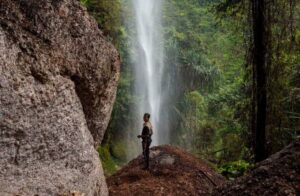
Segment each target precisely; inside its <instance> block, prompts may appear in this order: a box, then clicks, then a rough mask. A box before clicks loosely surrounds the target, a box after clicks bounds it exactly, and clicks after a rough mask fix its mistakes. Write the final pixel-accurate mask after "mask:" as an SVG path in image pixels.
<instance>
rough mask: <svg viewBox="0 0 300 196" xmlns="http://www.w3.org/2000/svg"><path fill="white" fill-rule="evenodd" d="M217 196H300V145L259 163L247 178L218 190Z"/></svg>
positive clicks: (244, 177)
mask: <svg viewBox="0 0 300 196" xmlns="http://www.w3.org/2000/svg"><path fill="white" fill-rule="evenodd" d="M213 195H237V196H257V195H259V196H264V195H265V196H271V195H272V196H273V195H280V196H281V195H282V196H286V195H288V196H296V195H297V196H298V195H300V141H297V142H294V143H292V144H290V145H289V146H287V147H286V148H284V149H283V150H281V151H280V152H278V153H276V154H273V155H272V156H271V157H269V158H268V159H266V160H264V161H262V162H260V163H258V164H257V165H256V166H255V168H253V170H252V171H250V172H249V173H248V174H247V175H245V176H243V177H240V178H237V179H236V180H235V181H233V182H231V183H228V184H225V185H224V186H221V187H218V188H217V189H216V190H215V191H214V194H213Z"/></svg>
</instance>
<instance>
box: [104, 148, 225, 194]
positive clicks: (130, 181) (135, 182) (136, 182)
mask: <svg viewBox="0 0 300 196" xmlns="http://www.w3.org/2000/svg"><path fill="white" fill-rule="evenodd" d="M143 166H144V162H143V157H142V156H141V155H140V156H138V157H137V158H136V159H133V160H132V161H130V162H129V163H128V165H127V166H125V167H124V168H122V169H121V170H119V171H118V172H116V173H115V174H114V175H112V176H110V177H109V178H108V179H107V183H108V187H109V193H110V195H111V196H114V195H115V196H128V195H137V196H139V195H143V196H146V195H149V196H151V195H155V196H165V195H172V196H173V195H178V196H183V195H187V196H191V195H195V196H196V195H209V194H210V193H211V192H212V190H213V188H215V187H216V186H219V185H222V184H223V183H224V182H225V178H224V177H223V176H221V175H220V174H218V173H216V172H215V170H214V169H213V168H212V167H211V166H210V165H209V164H208V163H207V162H205V161H204V160H201V159H197V158H196V157H194V156H193V155H191V154H190V153H188V152H186V151H184V150H182V149H180V148H178V147H174V146H170V145H164V146H156V147H153V148H151V149H150V169H149V171H148V170H142V168H143Z"/></svg>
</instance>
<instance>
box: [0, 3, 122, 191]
mask: <svg viewBox="0 0 300 196" xmlns="http://www.w3.org/2000/svg"><path fill="white" fill-rule="evenodd" d="M118 78H119V57H118V53H117V51H116V50H115V49H114V47H113V46H112V45H111V44H109V43H108V42H106V41H105V38H104V37H103V35H102V33H101V32H100V31H99V30H98V28H97V24H96V22H95V21H94V19H92V18H91V17H90V16H89V15H88V14H87V12H86V10H85V9H84V8H82V7H81V6H80V3H79V1H75V0H39V1H36V0H1V1H0V149H1V150H0V195H1V196H2V195H17V194H19V195H34V194H38V195H59V194H61V195H64V194H68V193H70V192H76V193H82V194H84V195H107V194H108V192H107V186H106V183H105V179H104V175H103V171H102V166H101V162H100V160H99V158H98V153H97V152H96V150H95V148H94V146H97V145H98V144H99V143H100V142H101V140H102V137H103V135H104V132H105V129H106V126H107V124H108V121H109V118H110V114H111V110H112V105H113V102H114V99H115V94H116V86H117V80H118Z"/></svg>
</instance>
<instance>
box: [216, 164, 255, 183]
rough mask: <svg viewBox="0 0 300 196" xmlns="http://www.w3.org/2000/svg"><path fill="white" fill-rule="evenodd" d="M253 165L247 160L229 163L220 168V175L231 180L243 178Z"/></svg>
mask: <svg viewBox="0 0 300 196" xmlns="http://www.w3.org/2000/svg"><path fill="white" fill-rule="evenodd" d="M251 167H252V165H251V164H250V163H249V162H247V161H245V160H238V161H234V162H229V163H226V164H224V165H222V166H221V167H219V169H218V170H219V173H221V174H222V175H224V176H226V177H227V178H229V179H234V178H237V177H239V176H242V175H243V174H244V173H245V172H246V171H247V170H249V169H250V168H251Z"/></svg>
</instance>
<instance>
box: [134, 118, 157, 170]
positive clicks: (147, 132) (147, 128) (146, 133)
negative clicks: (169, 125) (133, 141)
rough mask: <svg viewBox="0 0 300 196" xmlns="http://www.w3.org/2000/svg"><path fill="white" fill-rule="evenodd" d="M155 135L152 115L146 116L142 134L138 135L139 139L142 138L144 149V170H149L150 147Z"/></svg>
mask: <svg viewBox="0 0 300 196" xmlns="http://www.w3.org/2000/svg"><path fill="white" fill-rule="evenodd" d="M152 134H153V128H152V124H151V122H150V114H149V113H145V114H144V124H143V130H142V134H141V135H138V136H137V137H138V138H142V147H143V156H144V164H145V166H144V168H143V169H149V154H150V150H149V148H150V145H151V142H152V140H151V136H152Z"/></svg>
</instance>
